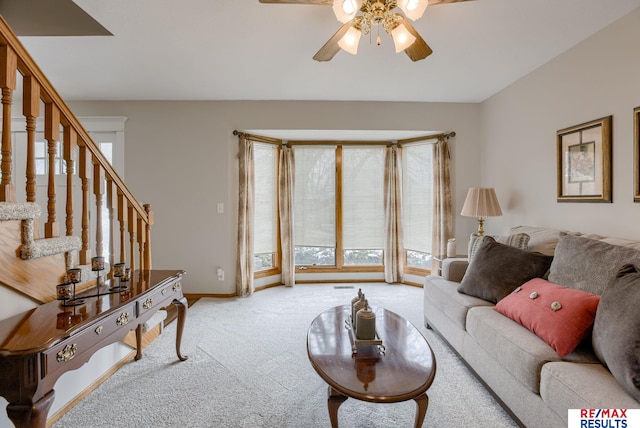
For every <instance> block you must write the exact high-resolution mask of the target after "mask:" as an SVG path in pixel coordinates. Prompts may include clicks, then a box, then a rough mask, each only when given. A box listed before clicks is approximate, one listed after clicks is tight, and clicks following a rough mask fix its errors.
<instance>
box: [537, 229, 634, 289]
mask: <svg viewBox="0 0 640 428" xmlns="http://www.w3.org/2000/svg"><path fill="white" fill-rule="evenodd" d="M626 263H633V264H636V265H637V266H640V251H638V250H635V249H633V248H631V247H622V246H619V245H612V244H609V243H606V242H603V241H596V240H593V239H589V238H584V237H582V236H575V235H569V234H561V236H560V239H559V241H558V245H557V246H556V251H555V255H554V258H553V263H551V267H550V269H549V281H551V282H554V283H556V284H560V285H562V286H564V287H569V288H575V289H577V290H583V291H586V292H588V293H592V294H597V295H601V294H602V292H603V291H604V289H605V288H606V287H607V284H608V283H609V282H610V281H611V279H613V278H614V277H615V275H616V273H617V272H618V271H619V270H620V268H621V267H622V266H623V265H624V264H626Z"/></svg>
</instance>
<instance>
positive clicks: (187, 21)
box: [0, 0, 640, 102]
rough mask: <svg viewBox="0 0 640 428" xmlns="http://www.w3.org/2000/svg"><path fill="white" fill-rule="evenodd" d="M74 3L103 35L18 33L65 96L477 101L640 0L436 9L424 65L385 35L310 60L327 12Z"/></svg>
mask: <svg viewBox="0 0 640 428" xmlns="http://www.w3.org/2000/svg"><path fill="white" fill-rule="evenodd" d="M12 1H13V2H16V1H20V2H27V3H28V2H35V3H42V2H43V0H0V13H1V11H2V7H3V3H11V2H12ZM44 1H45V2H54V1H60V2H62V3H69V2H71V0H44ZM74 2H75V4H77V6H79V7H80V8H82V9H83V10H84V11H85V12H86V13H87V14H88V15H90V17H93V18H94V19H95V21H97V23H99V24H100V25H101V26H103V27H104V29H106V30H107V31H106V32H110V33H111V34H112V35H99V36H95V35H91V36H64V37H61V36H22V37H21V40H22V42H23V43H24V45H25V46H26V48H27V50H28V51H29V52H30V53H31V54H32V56H33V57H34V58H35V59H36V61H37V62H38V64H39V65H40V66H41V68H42V69H43V70H44V72H45V74H47V76H48V77H49V79H50V80H51V81H52V83H53V84H54V86H55V87H56V88H57V89H58V91H59V92H60V93H61V94H62V96H63V97H64V98H65V99H67V100H363V101H428V102H481V101H483V100H485V99H487V98H488V97H490V96H492V95H493V94H495V93H496V92H498V91H500V90H502V89H504V88H505V87H507V86H508V85H510V84H511V83H513V82H514V81H516V80H518V79H520V78H522V77H523V76H525V75H526V74H527V73H529V72H531V71H532V70H534V69H536V68H537V67H539V66H541V65H542V64H544V63H546V62H548V61H549V60H551V59H553V58H554V57H556V56H557V55H559V54H561V53H562V52H564V51H566V50H567V49H570V48H571V47H572V46H574V45H576V44H577V43H579V42H580V41H582V40H584V39H585V38H587V37H589V36H590V35H592V34H594V33H595V32H597V31H599V30H600V29H602V28H604V27H605V26H607V25H609V24H610V23H612V22H613V21H615V20H617V19H618V18H620V17H622V16H624V15H625V14H627V13H629V12H630V11H631V10H633V9H635V8H637V7H640V0H615V1H603V0H536V1H531V0H474V1H466V2H460V3H452V4H444V5H434V6H431V7H429V8H428V9H427V12H426V14H425V16H424V17H423V18H422V19H420V20H419V21H417V22H415V23H413V25H414V26H415V28H416V30H417V31H418V32H419V33H420V34H421V35H422V37H424V39H425V40H426V41H427V43H428V44H429V45H430V46H431V48H432V49H433V51H434V53H433V54H432V55H431V56H429V57H427V58H426V59H425V60H422V61H419V62H412V61H411V60H409V58H407V56H406V55H404V54H396V53H395V52H394V50H393V42H392V40H391V38H389V37H388V36H386V35H385V34H382V35H381V36H382V45H381V46H376V44H375V42H373V41H372V42H371V43H370V41H369V40H368V38H367V37H363V39H362V40H361V42H360V50H359V52H358V55H356V56H353V55H350V54H348V53H346V52H339V53H338V54H337V55H336V56H335V58H334V59H333V60H332V61H330V62H324V63H319V62H316V61H314V60H313V59H312V56H313V55H314V53H315V52H316V51H317V50H318V49H319V48H320V47H321V46H322V45H323V44H324V43H325V41H326V40H327V39H328V38H329V37H331V35H333V33H334V32H335V31H336V30H337V29H338V28H339V27H340V23H339V22H338V21H337V20H336V19H335V17H334V15H333V12H332V10H331V7H327V6H318V5H295V4H286V5H285V4H263V3H260V2H259V1H258V0H228V1H227V0H181V1H176V0H74ZM67 6H68V5H67ZM67 16H69V15H68V14H67ZM34 19H35V18H34ZM45 19H46V20H49V21H56V20H58V21H64V20H65V18H64V17H56V16H55V15H51V14H49V15H46V17H45ZM89 19H90V18H89ZM8 20H9V24H10V25H11V19H8ZM81 21H82V20H81V19H79V18H76V19H75V22H76V24H77V25H80V23H81ZM14 22H15V21H14ZM54 24H55V25H58V24H61V25H62V24H63V25H70V26H72V27H73V22H71V23H69V22H60V23H59V22H57V21H56V22H54ZM55 25H54V26H55ZM70 31H71V29H70ZM87 31H88V30H87ZM374 39H375V36H374ZM596 54H597V53H596Z"/></svg>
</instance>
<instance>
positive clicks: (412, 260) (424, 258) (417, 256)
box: [407, 250, 431, 269]
mask: <svg viewBox="0 0 640 428" xmlns="http://www.w3.org/2000/svg"><path fill="white" fill-rule="evenodd" d="M407 266H413V267H417V268H422V269H431V254H428V253H421V252H419V251H411V250H408V251H407Z"/></svg>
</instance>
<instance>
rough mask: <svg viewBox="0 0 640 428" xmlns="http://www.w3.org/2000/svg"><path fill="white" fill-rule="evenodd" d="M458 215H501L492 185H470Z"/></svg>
mask: <svg viewBox="0 0 640 428" xmlns="http://www.w3.org/2000/svg"><path fill="white" fill-rule="evenodd" d="M460 215H463V216H465V217H495V216H501V215H502V210H501V209H500V204H499V203H498V198H497V197H496V192H495V190H493V188H492V187H472V188H470V189H469V192H468V193H467V199H465V201H464V205H463V206H462V212H461V213H460Z"/></svg>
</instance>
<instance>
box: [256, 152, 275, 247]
mask: <svg viewBox="0 0 640 428" xmlns="http://www.w3.org/2000/svg"><path fill="white" fill-rule="evenodd" d="M276 151H277V147H276V146H275V145H273V144H260V143H254V145H253V157H254V179H255V182H254V183H255V184H254V189H255V207H254V213H255V221H254V225H255V226H254V227H255V239H254V253H255V254H267V253H276V252H277V251H278V250H277V245H278V242H277V236H278V235H277V223H276V219H277V217H276V216H277V213H276V209H277V208H276V203H277V197H276V196H277V195H276Z"/></svg>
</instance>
